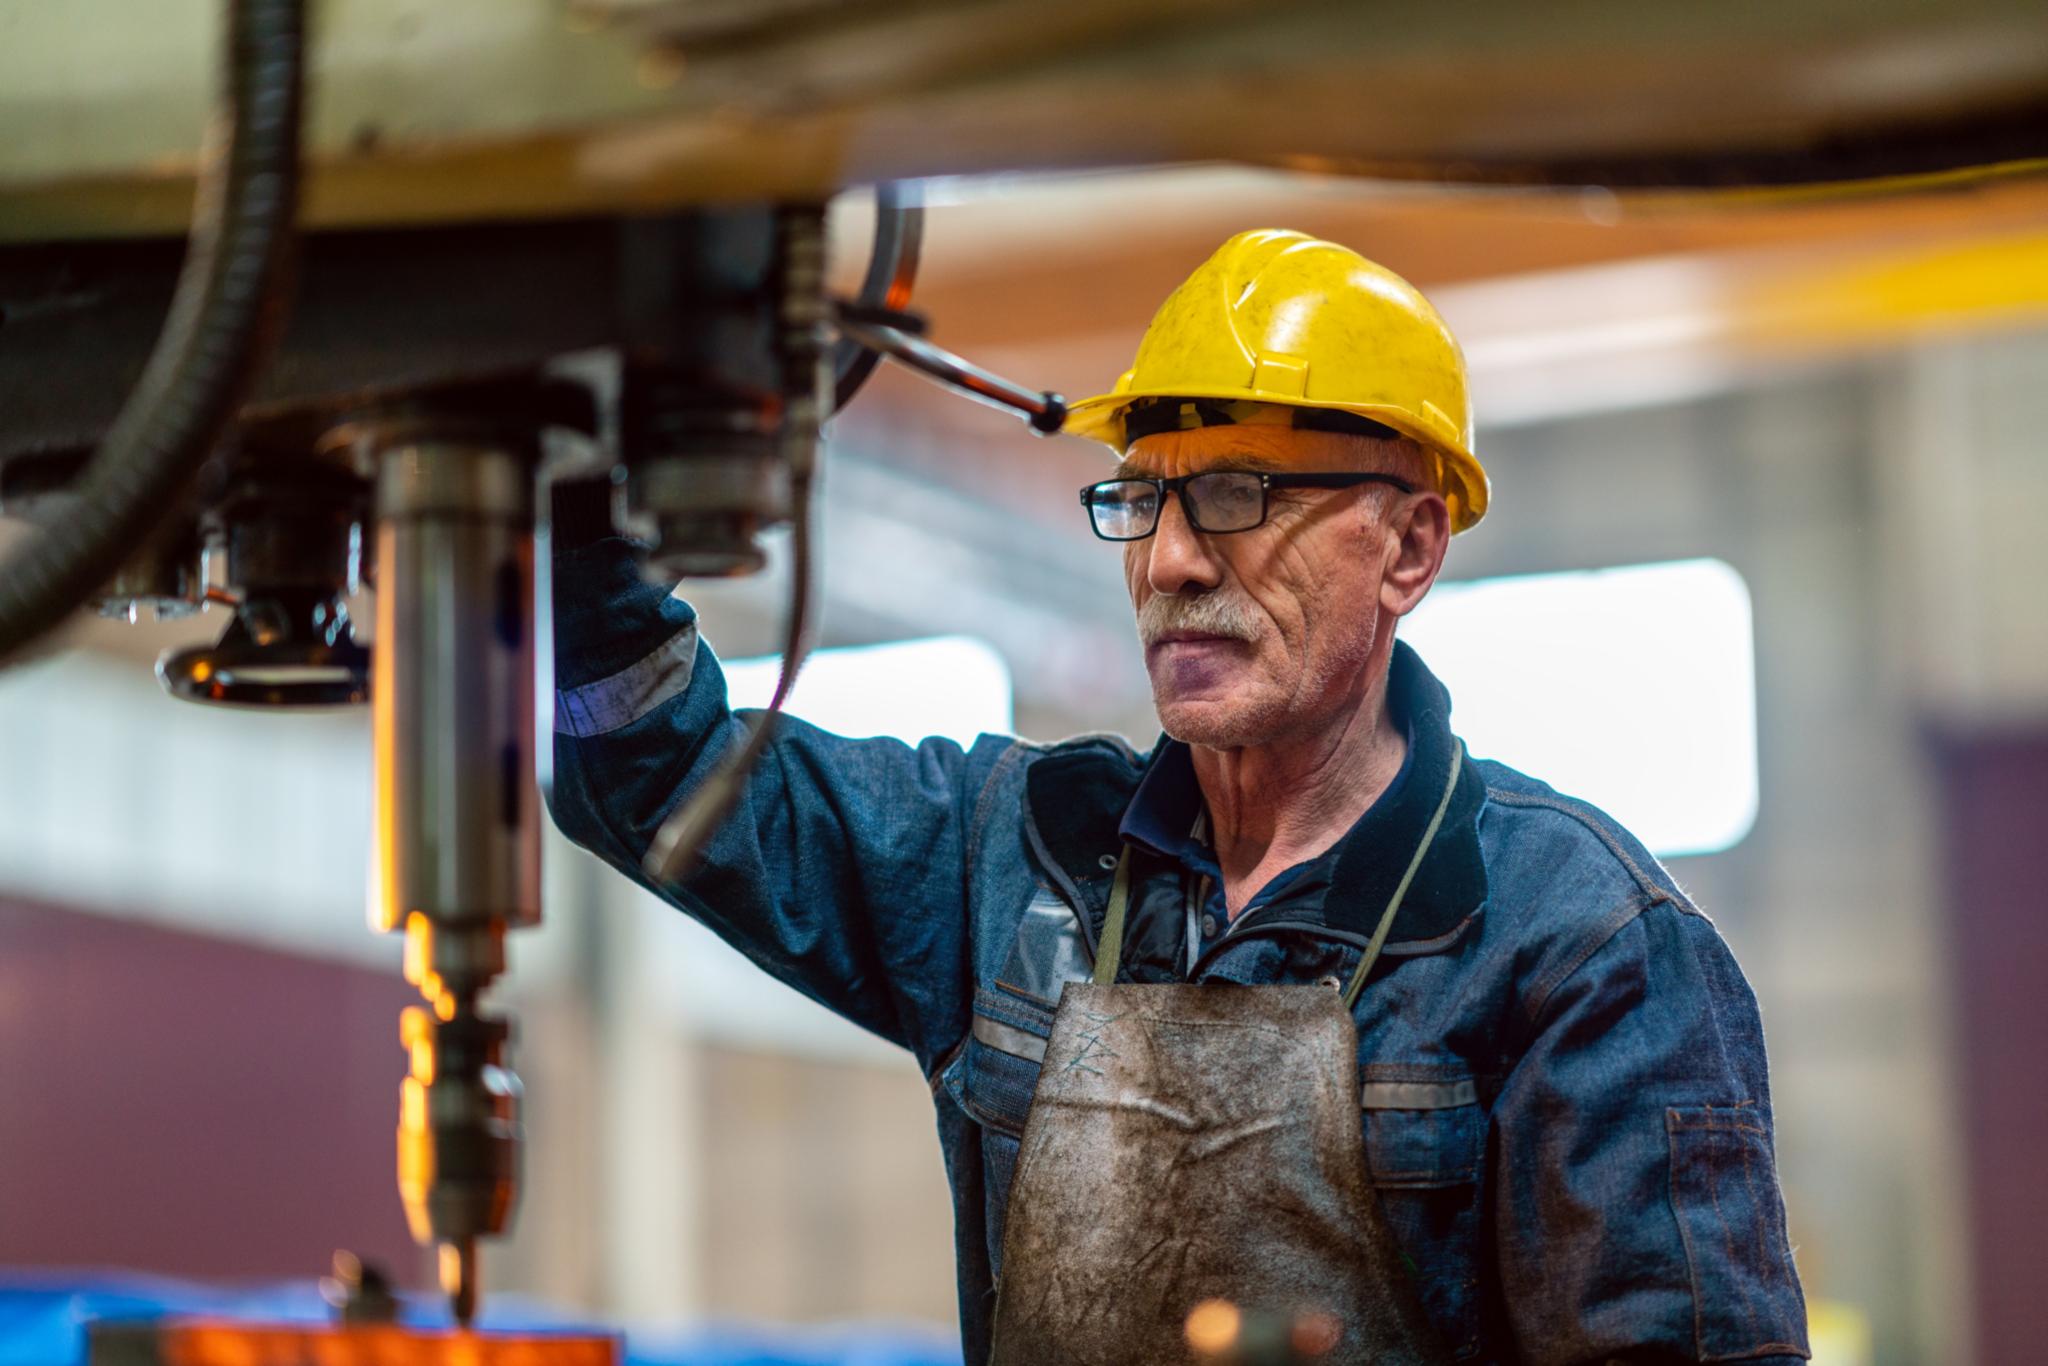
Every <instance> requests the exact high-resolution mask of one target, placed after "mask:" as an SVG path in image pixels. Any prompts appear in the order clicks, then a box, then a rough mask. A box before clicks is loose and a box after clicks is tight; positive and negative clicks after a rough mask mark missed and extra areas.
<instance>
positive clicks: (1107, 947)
mask: <svg viewBox="0 0 2048 1366" xmlns="http://www.w3.org/2000/svg"><path fill="white" fill-rule="evenodd" d="M1130 909H1131V846H1130V845H1128V844H1126V845H1125V846H1124V848H1123V852H1122V853H1120V854H1118V855H1117V859H1116V881H1115V882H1112V883H1111V884H1110V886H1109V911H1108V913H1107V914H1105V915H1104V916H1103V917H1102V940H1101V942H1100V943H1099V944H1097V945H1096V947H1095V985H1096V986H1099V987H1106V986H1114V985H1115V984H1116V970H1117V967H1118V965H1119V964H1120V963H1121V962H1122V960H1123V956H1124V916H1125V914H1126V913H1127V912H1129V910H1130Z"/></svg>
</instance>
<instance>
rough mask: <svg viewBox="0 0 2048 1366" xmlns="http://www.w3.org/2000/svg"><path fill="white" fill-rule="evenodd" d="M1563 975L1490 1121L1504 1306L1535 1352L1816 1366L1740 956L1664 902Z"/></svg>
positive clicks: (1557, 1364) (1538, 1011)
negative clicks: (1810, 1364) (1810, 1359)
mask: <svg viewBox="0 0 2048 1366" xmlns="http://www.w3.org/2000/svg"><path fill="white" fill-rule="evenodd" d="M1610 923H1611V922H1610ZM1562 966H1563V970H1564V971H1565V972H1566V973H1567V974H1568V975H1565V976H1563V978H1562V980H1561V981H1559V982H1558V983H1557V985H1556V986H1554V987H1553V988H1551V989H1550V990H1549V992H1548V994H1547V996H1545V997H1544V998H1543V999H1541V1000H1538V1001H1534V1002H1531V1003H1529V1004H1530V1007H1531V1009H1532V1012H1533V1014H1532V1017H1531V1020H1532V1026H1531V1027H1532V1034H1531V1035H1530V1044H1529V1046H1528V1048H1527V1049H1526V1051H1524V1052H1523V1053H1522V1055H1521V1057H1520V1058H1519V1059H1518V1060H1517V1061H1516V1062H1515V1064H1514V1066H1513V1068H1512V1069H1511V1070H1510V1072H1509V1073H1508V1075H1507V1077H1506V1078H1505V1080H1504V1082H1503V1084H1502V1089H1501V1092H1500V1095H1499V1097H1498V1098H1497V1101H1496V1104H1495V1107H1494V1112H1493V1125H1494V1135H1493V1136H1494V1140H1495V1143H1494V1147H1493V1151H1492V1152H1491V1153H1490V1154H1489V1156H1490V1160H1491V1162H1492V1164H1493V1177H1494V1181H1495V1188H1496V1190H1497V1191H1498V1197H1497V1199H1496V1201H1495V1202H1494V1205H1493V1209H1492V1218H1493V1220H1494V1230H1493V1231H1494V1235H1495V1245H1496V1248H1497V1253H1498V1258H1499V1269H1500V1283H1501V1287H1502V1303H1501V1304H1500V1305H1499V1306H1498V1310H1499V1312H1501V1313H1503V1314H1505V1316H1506V1317H1507V1320H1508V1323H1509V1325H1510V1327H1511V1329H1512V1331H1513V1335H1514V1338H1515V1341H1516V1343H1517V1344H1518V1345H1519V1347H1520V1348H1521V1351H1522V1355H1523V1359H1524V1360H1526V1361H1527V1362H1529V1363H1530V1364H1531V1366H1604V1364H1605V1363H1608V1362H1630V1363H1638V1362H1641V1363H1649V1362H1709V1361H1712V1362H1724V1361H1726V1362H1733V1361H1740V1362H1753V1363H1754V1362H1767V1363H1792V1362H1796V1361H1799V1360H1802V1359H1804V1358H1805V1357H1806V1356H1807V1355H1808V1352H1807V1345H1806V1306H1805V1300H1804V1298H1803V1297H1802V1295H1801V1292H1800V1287H1799V1276H1798V1272H1797V1271H1796V1269H1795V1268H1794V1266H1793V1263H1792V1251H1791V1248H1790V1246H1789V1244H1788V1243H1787V1240H1786V1234H1785V1212H1784V1204H1783V1201H1782V1199H1781V1197H1780V1194H1779V1190H1778V1180H1777V1174H1776V1167H1775V1163H1774V1157H1773V1151H1772V1140H1771V1106H1770V1094H1769V1083H1768V1080H1767V1078H1766V1075H1765V1065H1764V1049H1763V1029H1762V1023H1761V1021H1760V1019H1759V1017H1758V1014H1757V1008H1756V1000H1755V998H1754V996H1752V994H1751V993H1750V990H1749V986H1748V984H1747V983H1746V982H1745V981H1744V980H1743V978H1742V974H1741V972H1740V970H1739V969H1738V968H1737V967H1736V965H1735V961H1734V958H1733V956H1732V955H1731V954H1730V953H1729V952H1728V949H1727V946H1726V945H1725V944H1724V943H1723V942H1722V940H1721V937H1720V935H1719V934H1718V933H1716V932H1715V930H1714V928H1713V926H1712V925H1711V924H1710V923H1709V922H1708V921H1707V920H1706V919H1705V918H1704V917H1702V916H1700V915H1698V914H1697V913H1695V912H1692V911H1690V910H1687V909H1683V908H1680V907H1679V906H1677V905H1675V904H1674V903H1672V902H1670V901H1659V902H1656V903H1653V904H1652V905H1650V906H1648V907H1647V908H1646V909H1644V910H1642V911H1640V912H1639V913H1637V914H1635V915H1633V916H1631V917H1629V918H1628V919H1627V920H1626V921H1625V923H1623V924H1622V925H1621V926H1620V928H1619V929H1618V930H1616V931H1615V932H1614V933H1613V934H1612V935H1611V936H1610V937H1609V938H1607V939H1606V941H1605V942H1604V943H1600V944H1598V946H1597V947H1596V948H1594V949H1593V950H1592V951H1591V952H1590V953H1589V954H1587V955H1586V956H1585V958H1584V961H1583V962H1581V963H1579V964H1578V965H1577V966H1576V967H1572V966H1570V965H1569V963H1568V962H1567V963H1566V964H1564V965H1562Z"/></svg>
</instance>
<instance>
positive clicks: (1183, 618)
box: [1138, 592, 1259, 648]
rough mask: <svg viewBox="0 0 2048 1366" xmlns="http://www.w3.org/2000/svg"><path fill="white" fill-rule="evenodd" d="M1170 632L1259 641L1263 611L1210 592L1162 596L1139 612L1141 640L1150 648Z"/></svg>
mask: <svg viewBox="0 0 2048 1366" xmlns="http://www.w3.org/2000/svg"><path fill="white" fill-rule="evenodd" d="M1170 631H1196V632H1199V633H1200V634H1202V635H1206V636H1227V637H1230V638H1231V639H1233V640H1245V641H1252V640H1257V639H1258V638H1259V610H1258V608H1256V607H1254V606H1252V604H1250V603H1248V602H1246V601H1244V600H1243V599H1242V598H1236V597H1226V596H1225V595H1224V594H1222V593H1218V592H1208V593H1200V594H1196V595H1194V596H1192V597H1190V596H1188V595H1186V594H1180V593H1176V594H1172V595H1168V594H1160V595H1158V596H1155V597H1153V598H1151V599H1150V600H1149V601H1147V602H1146V603H1145V605H1144V606H1143V607H1141V608H1139V609H1138V639H1139V640H1141V641H1143V642H1144V643H1145V645H1146V646H1147V647H1148V648H1149V647H1151V646H1153V645H1157V644H1158V643H1159V639H1160V637H1161V636H1164V635H1166V634H1167V633H1168V632H1170Z"/></svg>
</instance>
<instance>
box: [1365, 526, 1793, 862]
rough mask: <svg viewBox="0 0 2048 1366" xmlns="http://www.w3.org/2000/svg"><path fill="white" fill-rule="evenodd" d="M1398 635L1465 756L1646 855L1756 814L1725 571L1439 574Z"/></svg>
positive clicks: (1740, 640) (1676, 567) (1737, 597)
mask: <svg viewBox="0 0 2048 1366" xmlns="http://www.w3.org/2000/svg"><path fill="white" fill-rule="evenodd" d="M1401 637H1402V639H1404V640H1406V641H1408V643H1409V644H1411V645H1413V646H1414V647H1415V648H1416V650H1417V651H1419V652H1420V653H1421V655H1422V657H1423V659H1424V660H1425V661H1427V662H1428V664H1429V667H1430V668H1431V669H1432V670H1433V671H1434V672H1435V673H1436V675H1437V676H1438V677H1439V678H1441V679H1442V680H1443V681H1444V685H1445V686H1446V687H1448V688H1449V689H1450V692H1451V700H1452V706H1453V708H1454V710H1453V713H1452V727H1453V729H1455V730H1456V731H1457V732H1458V733H1459V734H1461V735H1463V736H1464V737H1465V739H1466V743H1467V744H1468V745H1469V746H1470V748H1471V751H1472V754H1473V756H1474V757H1475V758H1484V759H1498V760H1500V761H1501V762H1503V763H1506V764H1510V765H1512V766H1514V767H1515V768H1519V769H1521V770H1523V771H1524V772H1527V773H1530V774H1533V775H1534V776H1536V777H1539V778H1541V779H1543V781H1545V782H1547V783H1549V784H1550V785H1551V786H1553V787H1555V788H1557V789H1558V790H1559V791H1560V792H1564V793H1568V794H1570V795H1572V796H1575V797H1583V798H1584V799H1585V800H1587V801H1590V802H1592V803H1593V804H1594V805H1596V806H1598V807H1600V808H1602V809H1603V810H1605V811H1606V812H1607V813H1608V814H1609V815H1611V816H1613V817H1614V818H1615V819H1616V820H1618V821H1620V822H1621V823H1622V824H1623V825H1625V826H1627V827H1628V828H1629V829H1630V830H1632V831H1633V832H1634V833H1635V834H1636V836H1637V838H1639V839H1641V840H1642V841H1643V843H1645V844H1646V845H1648V846H1649V847H1650V849H1651V851H1652V852H1653V853H1656V854H1658V855H1663V856H1669V855H1678V854H1708V853H1713V852H1715V851H1717V850H1721V849H1726V848H1729V847H1730V846H1732V845H1734V844H1735V843H1736V842H1737V841H1739V840H1741V839H1742V837H1743V836H1744V835H1746V834H1748V833H1749V828H1750V826H1751V825H1752V824H1753V823H1754V822H1755V820H1756V804H1757V766H1756V664H1755V651H1754V648H1753V646H1752V640H1751V629H1750V608H1749V588H1748V586H1747V585H1746V584H1745V583H1744V582H1743V580H1742V576H1741V575H1740V574H1738V573H1736V572H1735V570H1734V568H1733V567H1732V566H1730V565H1727V564H1724V563H1722V562H1721V561H1720V560H1679V561H1674V562H1671V563H1668V564H1641V565H1627V566H1623V567H1620V568H1615V569H1602V570H1594V571H1590V572H1584V573H1570V574H1530V575H1523V576H1519V577H1515V578H1501V579H1479V580H1475V581H1473V582H1470V583H1444V584H1439V585H1438V586H1437V587H1436V589H1435V590H1434V591H1432V592H1431V593H1430V595H1429V597H1428V598H1427V599H1426V600H1425V601H1424V603H1423V605H1422V607H1421V608H1419V609H1418V610H1417V611H1416V612H1415V613H1414V614H1413V615H1412V616H1411V617H1410V618H1409V619H1408V620H1407V621H1405V622H1403V623H1402V626H1401Z"/></svg>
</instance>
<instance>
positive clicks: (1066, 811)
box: [1025, 641, 1486, 954]
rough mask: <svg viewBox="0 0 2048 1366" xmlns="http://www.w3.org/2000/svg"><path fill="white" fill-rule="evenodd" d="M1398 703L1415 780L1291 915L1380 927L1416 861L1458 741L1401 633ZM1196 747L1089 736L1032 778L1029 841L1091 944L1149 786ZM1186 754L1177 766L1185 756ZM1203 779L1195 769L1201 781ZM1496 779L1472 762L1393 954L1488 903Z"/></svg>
mask: <svg viewBox="0 0 2048 1366" xmlns="http://www.w3.org/2000/svg"><path fill="white" fill-rule="evenodd" d="M1387 699H1388V705H1389V706H1390V707H1392V708H1393V709H1394V713H1395V718H1396V720H1397V721H1401V722H1404V723H1405V724H1406V726H1407V728H1408V735H1409V743H1410V746H1411V754H1410V759H1409V771H1408V776H1407V781H1406V782H1404V783H1403V784H1402V785H1401V789H1400V791H1399V792H1397V793H1396V794H1394V797H1393V799H1392V800H1391V801H1384V802H1380V803H1377V804H1376V805H1374V807H1373V808H1372V809H1371V810H1370V811H1368V812H1366V814H1365V815H1364V816H1363V817H1361V818H1360V819H1359V821H1358V823H1357V824H1356V825H1354V826H1353V827H1352V828H1351V830H1350V832H1349V833H1347V834H1346V835H1345V836H1344V838H1343V839H1341V840H1339V841H1338V842H1337V844H1336V845H1335V846H1334V847H1333V848H1332V849H1330V850H1329V851H1328V852H1327V853H1325V854H1324V855H1322V856H1321V857H1320V858H1318V859H1316V860H1314V862H1313V863H1312V865H1311V867H1310V868H1309V869H1307V870H1305V871H1304V873H1303V875H1302V881H1301V884H1300V885H1299V887H1298V888H1295V889H1291V890H1290V892H1289V893H1288V894H1287V895H1286V896H1285V897H1284V898H1283V899H1284V900H1285V901H1286V902H1287V903H1288V905H1289V907H1290V913H1289V919H1294V918H1296V917H1297V913H1298V914H1300V915H1304V916H1306V915H1310V914H1314V915H1317V916H1319V917H1320V919H1321V922H1322V923H1323V924H1324V925H1326V926H1327V927H1328V928H1329V929H1331V930H1333V931H1338V932H1342V933H1345V934H1347V935H1356V936H1361V937H1362V936H1366V935H1370V934H1371V933H1372V930H1373V927H1374V925H1375V924H1376V923H1377V921H1378V919H1379V916H1380V914H1381V912H1383V911H1384V910H1385V909H1386V905H1387V900H1388V898H1389V897H1391V896H1392V895H1393V893H1394V888H1395V886H1396V885H1397V884H1398V883H1399V882H1400V880H1401V874H1402V873H1403V872H1404V871H1405V870H1406V869H1407V865H1408V860H1409V858H1410V857H1411V856H1412V855H1413V853H1414V850H1415V846H1416V844H1417V842H1419V841H1420V840H1421V838H1422V833H1423V831H1424V829H1425V828H1426V827H1427V826H1428V824H1429V820H1430V817H1431V816H1432V815H1434V814H1435V812H1436V806H1437V803H1438V802H1439V801H1440V800H1441V799H1442V797H1443V791H1444V784H1445V782H1446V781H1447V780H1448V779H1449V777H1450V764H1451V754H1452V752H1453V747H1455V746H1461V745H1462V743H1463V742H1462V741H1460V740H1459V739H1458V738H1457V736H1456V735H1454V734H1452V732H1451V726H1450V716H1451V702H1450V695H1449V693H1447V692H1446V691H1445V690H1444V686H1443V684H1441V683H1439V682H1438V681H1437V679H1436V676H1435V675H1433V674H1432V673H1430V671H1429V670H1428V668H1427V667H1425V666H1424V664H1423V662H1422V660H1421V658H1420V657H1419V656H1418V655H1417V654H1416V653H1415V651H1414V650H1412V649H1410V648H1409V647H1408V646H1407V645H1406V644H1405V643H1402V642H1399V641H1396V642H1395V645H1394V653H1393V658H1392V660H1391V662H1390V663H1389V665H1388V673H1387ZM1185 748H1186V747H1185V746H1182V745H1181V744H1180V742H1179V741H1177V740H1172V739H1167V738H1164V737H1162V738H1161V740H1160V741H1159V743H1158V745H1156V746H1155V747H1154V748H1153V750H1152V752H1151V753H1150V754H1149V755H1148V756H1145V757H1143V758H1140V757H1139V756H1138V755H1136V754H1134V753H1133V752H1132V751H1131V750H1130V749H1129V748H1128V747H1127V746H1125V745H1124V744H1123V743H1122V742H1120V741H1117V740H1115V739H1112V738H1110V737H1105V736H1090V737H1087V738H1084V739H1082V740H1078V741H1071V742H1069V743H1067V744H1064V745H1061V746H1059V747H1058V748H1056V749H1054V750H1053V751H1052V752H1051V753H1049V754H1047V755H1046V756H1045V757H1043V758H1041V759H1039V760H1038V761H1037V762H1036V763H1034V764H1033V765H1032V766H1031V769H1030V772H1029V774H1028V775H1027V777H1026V781H1025V805H1026V810H1025V825H1026V837H1027V840H1028V842H1029V843H1030V845H1031V848H1032V849H1033V851H1034V853H1035V854H1036V855H1037V856H1038V859H1039V861H1040V863H1041V864H1042V865H1043V867H1044V870H1045V872H1046V874H1047V875H1048V876H1049V877H1051V878H1052V879H1053V880H1054V882H1055V883H1057V884H1059V886H1060V888H1061V890H1062V891H1064V892H1065V893H1066V894H1067V895H1068V896H1069V897H1070V898H1071V899H1072V900H1073V902H1074V904H1075V905H1076V906H1078V907H1080V908H1082V910H1083V911H1084V912H1085V914H1084V915H1083V916H1082V921H1083V924H1084V925H1085V927H1086V929H1087V932H1088V938H1089V946H1090V948H1091V949H1092V948H1093V947H1094V940H1095V934H1096V931H1097V929H1098V928H1099V926H1100V924H1101V920H1102V915H1103V911H1104V909H1105V907H1106V905H1107V903H1108V899H1109V887H1110V882H1111V880H1112V876H1113V873H1114V869H1115V862H1116V855H1117V853H1118V851H1119V849H1120V848H1121V837H1120V834H1119V827H1120V825H1121V823H1122V821H1123V818H1124V813H1125V811H1126V809H1127V808H1128V807H1129V806H1130V802H1131V798H1132V796H1133V795H1134V794H1135V793H1136V791H1137V788H1138V784H1139V783H1140V782H1141V781H1142V780H1143V779H1144V777H1145V775H1146V774H1147V773H1148V772H1149V771H1151V770H1152V769H1154V768H1156V767H1157V766H1159V765H1160V764H1161V763H1162V762H1166V761H1167V760H1168V758H1169V756H1173V755H1174V754H1175V751H1176V749H1178V750H1179V751H1180V757H1181V758H1184V757H1185ZM1178 761H1179V759H1177V758H1176V759H1175V760H1174V762H1178ZM1191 780H1192V775H1190V781H1191ZM1485 800H1486V786H1485V783H1484V781H1483V780H1482V779H1481V778H1480V776H1479V775H1478V774H1477V773H1476V772H1475V771H1474V770H1473V767H1472V765H1471V764H1470V763H1466V764H1464V765H1463V768H1462V771H1461V772H1460V774H1459V776H1458V784H1457V787H1456V788H1455V789H1454V790H1453V792H1452V794H1451V802H1450V806H1449V808H1448V809H1447V810H1446V811H1445V813H1444V820H1443V825H1442V827H1441V828H1440V829H1439V830H1438V831H1437V836H1436V839H1435V840H1434V841H1433V842H1432V843H1431V845H1430V849H1429V853H1428V854H1427V855H1425V856H1424V858H1423V860H1422V865H1421V867H1420V868H1418V869H1417V870H1416V874H1415V880H1414V882H1413V883H1412V884H1410V886H1409V888H1408V894H1407V896H1406V897H1404V898H1403V899H1402V902H1401V911H1400V914H1399V915H1398V916H1396V917H1395V921H1394V929H1393V933H1392V935H1391V936H1390V941H1389V943H1388V944H1387V948H1386V952H1389V953H1396V954H1417V953H1431V952H1435V951H1436V950H1438V949H1440V948H1443V947H1447V946H1448V945H1449V944H1450V943H1451V941H1452V940H1453V939H1455V938H1456V937H1457V932H1458V931H1459V930H1460V929H1461V928H1462V926H1463V925H1464V923H1465V921H1466V920H1467V919H1468V918H1469V917H1470V916H1471V915H1472V913H1473V912H1474V911H1476V910H1477V909H1479V907H1480V906H1481V904H1482V903H1484V901H1485V900H1486V869H1485V866H1484V864H1483V862H1482V861H1481V858H1480V852H1479V829H1478V822H1479V810H1480V808H1481V807H1482V806H1483V805H1484V804H1485Z"/></svg>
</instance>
